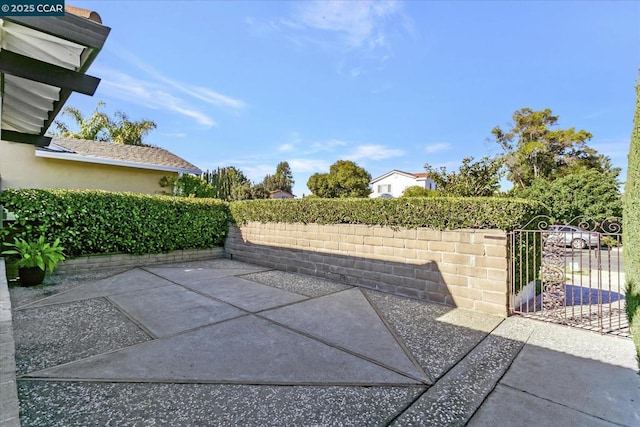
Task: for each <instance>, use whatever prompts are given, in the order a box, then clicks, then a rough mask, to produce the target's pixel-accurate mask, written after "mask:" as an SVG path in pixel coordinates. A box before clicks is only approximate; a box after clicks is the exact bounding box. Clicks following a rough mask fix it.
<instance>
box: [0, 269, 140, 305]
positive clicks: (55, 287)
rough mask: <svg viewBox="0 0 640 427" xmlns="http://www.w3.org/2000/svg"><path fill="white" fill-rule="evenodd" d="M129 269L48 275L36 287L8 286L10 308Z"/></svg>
mask: <svg viewBox="0 0 640 427" xmlns="http://www.w3.org/2000/svg"><path fill="white" fill-rule="evenodd" d="M130 269H131V268H113V269H95V270H88V271H82V272H77V273H64V274H53V275H51V274H49V275H47V277H46V278H45V279H44V283H43V284H42V285H38V286H30V287H28V288H23V287H21V286H19V285H17V284H10V287H9V293H10V295H11V306H12V307H13V309H14V310H15V309H18V308H20V307H21V306H23V305H27V304H30V303H32V302H34V301H37V300H39V299H42V298H46V297H50V296H51V295H55V294H59V293H61V292H65V291H68V290H69V289H72V288H74V287H76V286H79V285H84V284H86V283H87V282H93V281H96V280H100V279H104V278H106V277H111V276H114V275H116V274H119V273H122V272H123V271H127V270H130Z"/></svg>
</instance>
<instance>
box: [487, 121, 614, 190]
mask: <svg viewBox="0 0 640 427" xmlns="http://www.w3.org/2000/svg"><path fill="white" fill-rule="evenodd" d="M513 122H514V123H513V125H512V127H511V129H510V130H508V131H504V130H502V129H501V128H500V127H498V126H496V127H495V128H493V130H492V131H491V133H492V135H493V138H494V139H495V142H496V143H497V144H499V145H500V146H501V147H502V150H503V152H504V165H505V167H506V169H507V171H508V173H507V179H509V180H510V181H511V182H513V183H514V184H515V186H517V187H519V188H525V187H527V186H529V185H531V183H532V182H533V181H534V180H535V179H537V178H546V179H555V178H559V177H562V176H566V175H569V174H573V173H576V172H579V171H583V170H587V169H596V170H599V171H601V172H618V173H619V170H616V169H613V168H612V167H611V162H610V161H609V159H608V158H607V157H606V156H603V155H600V154H598V152H597V151H596V150H594V149H593V148H590V147H588V146H587V144H586V141H588V140H590V139H591V136H592V135H591V134H590V133H589V132H587V131H585V130H579V131H577V132H576V130H575V128H570V129H550V128H551V127H553V126H556V124H557V122H558V116H554V115H553V114H552V112H551V110H550V109H548V108H546V109H544V110H541V111H534V110H532V109H530V108H522V109H520V110H518V111H516V112H515V113H513Z"/></svg>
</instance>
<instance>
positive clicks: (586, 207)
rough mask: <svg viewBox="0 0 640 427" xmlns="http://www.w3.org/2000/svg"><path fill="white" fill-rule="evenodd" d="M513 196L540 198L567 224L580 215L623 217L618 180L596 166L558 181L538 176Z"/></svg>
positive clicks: (599, 217) (517, 190)
mask: <svg viewBox="0 0 640 427" xmlns="http://www.w3.org/2000/svg"><path fill="white" fill-rule="evenodd" d="M512 195H515V196H518V197H522V198H528V199H533V200H537V201H539V202H542V203H544V204H546V205H547V206H549V208H550V209H551V216H552V217H553V218H554V219H555V220H556V221H557V222H559V223H563V224H568V223H569V222H570V221H571V220H573V219H575V218H577V217H585V218H588V219H591V220H594V221H602V220H605V219H608V218H609V219H610V218H613V217H620V216H622V200H621V198H620V193H619V191H618V180H617V179H616V177H615V176H614V175H613V174H612V173H607V172H600V171H598V170H595V169H591V170H587V171H584V172H581V173H575V174H571V175H567V176H564V177H562V178H558V179H555V180H552V181H550V180H548V179H545V178H538V179H536V180H534V181H533V182H532V183H531V185H530V186H529V187H527V188H525V189H516V190H514V191H513V192H512Z"/></svg>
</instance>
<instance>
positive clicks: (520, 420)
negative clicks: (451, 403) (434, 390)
mask: <svg viewBox="0 0 640 427" xmlns="http://www.w3.org/2000/svg"><path fill="white" fill-rule="evenodd" d="M467 425H468V426H470V427H483V426H488V425H495V426H503V427H522V425H526V426H527V427H549V426H560V425H561V426H563V427H585V426H590V427H612V426H617V425H619V424H614V423H611V422H609V421H606V420H603V419H601V418H596V417H593V416H591V415H589V414H585V413H584V412H580V411H578V410H575V409H572V408H567V407H566V406H563V405H560V404H558V403H556V402H554V401H552V400H547V399H542V398H539V397H536V396H533V395H530V394H527V393H523V392H522V391H521V390H516V389H513V388H511V387H507V386H504V385H502V384H499V385H498V386H497V387H496V389H495V391H494V392H493V393H492V394H491V396H490V397H489V399H487V401H486V402H484V404H483V405H482V406H481V407H480V409H479V410H478V412H477V413H476V414H475V416H474V417H473V418H472V419H471V421H470V422H469V423H468V424H467Z"/></svg>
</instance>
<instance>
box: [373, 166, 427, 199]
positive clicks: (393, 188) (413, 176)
mask: <svg viewBox="0 0 640 427" xmlns="http://www.w3.org/2000/svg"><path fill="white" fill-rule="evenodd" d="M369 185H370V186H371V189H372V190H373V191H372V193H371V194H370V195H369V197H373V198H375V197H386V198H391V197H400V196H402V192H403V191H404V190H405V189H407V188H408V187H413V186H416V185H417V186H420V187H422V188H426V189H428V190H435V189H436V184H435V183H434V182H433V181H432V180H431V178H429V174H428V173H426V172H421V173H409V172H403V171H399V170H396V169H394V170H392V171H390V172H387V173H385V174H384V175H380V176H379V177H377V178H374V179H373V180H372V181H371V182H370V183H369Z"/></svg>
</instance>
